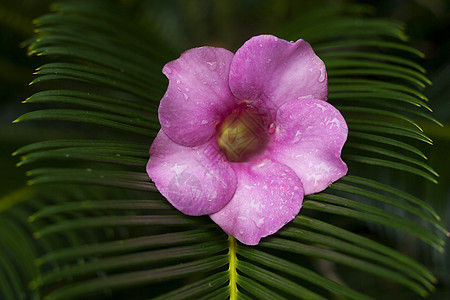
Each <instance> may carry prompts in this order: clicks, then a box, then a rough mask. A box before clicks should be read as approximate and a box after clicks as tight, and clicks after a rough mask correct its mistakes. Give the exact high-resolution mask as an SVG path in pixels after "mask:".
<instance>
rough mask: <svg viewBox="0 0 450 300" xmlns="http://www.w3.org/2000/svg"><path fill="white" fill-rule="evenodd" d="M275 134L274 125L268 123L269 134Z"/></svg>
mask: <svg viewBox="0 0 450 300" xmlns="http://www.w3.org/2000/svg"><path fill="white" fill-rule="evenodd" d="M274 132H275V123H273V122H272V123H270V124H269V133H270V134H272V133H274Z"/></svg>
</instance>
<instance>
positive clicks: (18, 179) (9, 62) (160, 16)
mask: <svg viewBox="0 0 450 300" xmlns="http://www.w3.org/2000/svg"><path fill="white" fill-rule="evenodd" d="M118 2H122V4H123V7H124V9H128V10H130V12H131V13H133V14H134V15H135V16H136V18H137V19H138V20H139V22H140V23H142V24H144V25H148V26H149V27H152V28H155V30H158V31H160V32H161V33H162V34H161V36H164V37H165V38H166V41H167V42H168V44H169V45H171V46H172V47H173V48H174V50H175V51H178V53H181V52H182V51H184V50H185V49H188V48H191V47H195V46H200V45H214V46H221V47H225V48H228V49H230V50H232V51H234V50H236V49H237V48H238V47H239V46H240V45H241V44H242V43H243V42H244V41H246V40H247V39H248V38H249V37H250V36H253V35H257V34H261V33H275V32H276V31H277V30H278V29H279V28H280V26H281V25H282V24H284V23H286V22H287V21H288V20H290V19H292V18H294V17H295V16H294V15H292V14H293V12H294V11H297V10H298V9H302V8H303V7H305V6H317V5H323V3H324V1H287V0H274V1H268V0H267V1H258V0H241V1H232V0H216V1H205V0H187V1H185V0H184V1H181V0H179V1H175V0H172V1H169V0H164V1H161V0H153V1H145V0H122V1H118ZM325 2H326V1H325ZM353 2H356V1H353ZM358 2H359V3H361V2H362V3H367V4H370V5H372V6H374V7H375V8H376V13H375V14H376V15H377V16H380V17H386V18H393V19H396V20H400V21H402V22H404V23H405V24H406V25H407V28H406V32H407V34H408V35H409V37H410V43H411V44H412V45H413V46H414V47H415V48H417V49H419V50H421V51H422V52H424V53H425V55H426V58H425V60H424V61H423V66H424V67H425V69H426V70H427V76H428V78H429V79H430V80H431V81H432V82H433V84H432V85H431V86H429V87H427V89H426V90H425V95H426V96H427V97H428V98H429V99H430V106H431V108H432V109H433V110H434V117H435V118H436V119H437V120H439V121H440V122H441V123H443V124H444V125H446V126H445V127H444V128H440V127H438V126H436V125H434V124H431V123H430V124H427V123H423V122H422V123H421V124H422V125H423V127H424V129H425V132H426V133H427V134H428V135H429V136H430V137H431V138H432V139H433V140H434V146H433V147H428V148H427V149H424V151H425V153H426V154H427V156H428V157H429V163H430V165H431V166H432V167H433V168H435V169H436V171H437V172H438V173H439V174H440V180H439V181H440V183H439V185H437V186H436V185H434V184H432V183H427V185H426V188H425V189H424V188H423V184H420V185H415V184H414V182H411V177H407V178H404V179H403V178H398V179H396V180H397V182H396V184H397V185H404V186H408V190H409V191H410V192H411V193H413V194H415V195H416V196H418V197H420V198H423V199H426V200H427V201H428V202H430V203H431V204H432V205H433V207H434V208H435V209H436V211H437V212H438V214H439V215H440V216H441V217H442V222H443V225H444V226H445V227H446V228H447V229H449V228H450V186H449V183H450V159H449V150H448V149H450V129H449V127H448V125H449V124H450V80H449V79H450V56H449V55H448V53H450V38H449V34H448V32H450V14H449V7H450V1H444V0H415V1H413V0H410V1H408V0H392V1H388V0H384V1H381V0H380V1H358ZM51 3H52V1H49V0H39V1H36V0H16V1H7V0H0V42H1V47H0V140H1V146H0V167H1V173H0V196H3V195H6V194H8V193H10V192H12V191H14V190H15V189H17V188H20V187H21V186H23V185H25V182H26V177H25V174H24V170H23V169H21V168H16V167H15V164H16V163H17V159H16V158H13V157H11V153H12V152H13V151H14V150H16V149H17V148H19V147H21V146H23V145H26V144H29V143H31V142H34V141H38V140H45V139H49V138H53V137H61V136H63V135H64V132H61V130H59V129H57V128H49V127H46V128H45V130H43V128H42V127H38V126H44V125H36V124H20V126H18V125H13V124H11V122H12V121H13V120H15V119H16V118H17V117H18V116H20V115H21V114H23V113H25V112H26V111H28V110H32V109H33V106H32V105H21V101H22V100H24V99H26V98H27V97H28V96H30V95H32V94H33V93H34V92H35V87H33V86H29V85H28V83H29V82H30V81H31V80H32V79H33V72H34V70H35V68H36V67H38V66H39V65H41V64H42V62H43V61H44V59H43V58H39V57H28V56H27V55H26V50H25V49H23V48H21V47H20V44H21V42H23V41H25V40H27V39H28V38H30V37H31V36H32V35H33V24H32V20H33V19H34V18H36V17H38V16H40V15H42V14H44V13H46V12H48V9H49V5H50V4H51ZM293 7H295V8H296V9H293ZM249 11H252V14H251V15H250V14H248V12H249ZM255 16H257V17H255ZM299 38H300V37H299ZM422 148H423V147H422ZM414 187H418V188H416V190H414ZM411 188H412V189H413V190H411ZM380 234H386V235H391V234H392V233H390V232H383V231H380ZM394 238H395V235H394ZM396 243H397V247H398V249H400V250H401V251H404V252H407V253H408V254H409V255H411V256H413V257H415V258H417V259H418V260H419V261H422V262H423V263H425V264H426V265H427V266H429V267H430V268H431V269H432V270H433V272H434V274H435V275H436V276H437V277H438V279H439V283H438V285H437V291H436V293H434V294H432V295H431V296H430V299H450V272H449V268H450V255H449V254H448V251H447V252H446V253H445V254H444V255H441V254H440V253H437V252H436V251H433V250H432V249H430V247H427V246H425V245H423V244H418V243H417V242H414V243H411V244H412V245H415V247H413V248H411V247H409V245H410V244H409V243H408V241H405V240H397V242H396ZM417 245H421V246H417ZM349 276H351V275H350V274H349ZM354 281H355V283H358V284H359V285H360V286H361V287H363V288H367V289H373V290H376V289H377V287H376V286H373V284H372V285H371V283H370V282H366V281H365V280H364V278H354ZM358 284H354V286H355V287H357V285H358ZM402 292H403V290H399V291H398V292H397V291H396V290H393V293H392V294H391V295H390V296H389V297H390V298H389V299H409V297H411V295H410V294H407V296H405V295H404V294H402ZM405 297H407V298H405ZM380 298H382V296H381V295H380Z"/></svg>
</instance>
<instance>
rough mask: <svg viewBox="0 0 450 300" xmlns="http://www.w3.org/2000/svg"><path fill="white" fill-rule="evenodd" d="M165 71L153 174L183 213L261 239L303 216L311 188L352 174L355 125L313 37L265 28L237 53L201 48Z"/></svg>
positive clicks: (252, 241) (249, 240) (244, 238)
mask: <svg viewBox="0 0 450 300" xmlns="http://www.w3.org/2000/svg"><path fill="white" fill-rule="evenodd" d="M163 73H164V74H165V75H166V76H167V77H168V79H169V86H168V88H167V91H166V94H165V95H164V97H163V98H162V99H161V104H160V106H159V120H160V122H161V127H162V129H161V130H160V131H159V133H158V135H157V137H156V138H155V140H154V142H153V144H152V146H151V148H150V160H149V162H148V164H147V173H148V175H149V176H150V178H151V179H152V180H153V182H154V183H155V185H156V187H157V188H158V190H159V191H160V192H161V194H162V195H164V197H166V198H167V200H168V201H169V202H170V203H171V204H172V205H173V206H174V207H175V208H177V209H178V210H180V211H181V212H183V213H185V214H187V215H193V216H198V215H205V214H207V215H210V217H211V219H212V220H213V221H214V222H216V223H217V224H218V225H219V226H220V227H221V228H222V229H223V230H224V231H225V232H226V233H227V234H229V235H232V236H234V237H236V238H237V239H238V240H240V241H241V242H242V243H245V244H248V245H256V244H258V243H259V241H260V239H261V238H262V237H265V236H268V235H271V234H273V233H275V232H277V231H278V230H279V229H280V228H282V227H283V226H284V225H285V224H286V223H288V222H290V221H291V220H292V219H294V218H295V217H296V216H297V214H298V213H299V211H300V208H301V206H302V201H303V197H304V195H308V194H312V193H317V192H320V191H322V190H324V189H325V188H326V187H327V186H329V185H330V184H331V183H332V182H334V181H336V180H338V179H339V178H341V177H342V176H344V175H345V174H346V173H347V166H346V164H345V163H344V162H343V161H342V160H341V157H340V155H341V150H342V147H343V145H344V143H345V141H346V139H347V133H348V129H347V124H346V122H345V120H344V118H343V117H342V115H341V114H340V113H339V111H338V110H336V109H335V108H334V107H333V106H332V105H330V104H328V103H327V102H326V100H327V95H328V85H327V75H326V70H325V65H324V64H323V62H322V61H321V60H320V59H319V58H318V57H317V56H316V55H315V53H314V52H313V50H312V48H311V46H310V45H309V44H308V43H307V42H305V41H303V40H301V39H300V40H298V41H297V42H295V43H294V42H287V41H285V40H282V39H278V38H277V37H275V36H271V35H261V36H256V37H253V38H251V39H250V40H248V41H247V42H246V43H245V44H244V45H243V46H242V47H241V48H239V49H238V50H237V52H236V54H233V53H232V52H230V51H228V50H226V49H222V48H214V47H200V48H194V49H191V50H188V51H186V52H184V53H183V54H182V55H181V57H180V58H178V59H176V60H174V61H171V62H169V63H167V64H166V65H165V66H164V68H163Z"/></svg>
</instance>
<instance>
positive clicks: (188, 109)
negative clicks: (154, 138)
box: [158, 47, 236, 146]
mask: <svg viewBox="0 0 450 300" xmlns="http://www.w3.org/2000/svg"><path fill="white" fill-rule="evenodd" d="M232 58H233V53H232V52H230V51H228V50H226V49H222V48H214V47H200V48H194V49H191V50H188V51H186V52H184V53H183V54H182V55H181V57H180V58H178V59H176V60H174V61H171V62H169V63H167V64H166V65H165V66H164V68H163V73H164V74H165V75H166V76H167V78H168V79H169V86H168V88H167V91H166V94H165V95H164V97H163V98H162V99H161V104H160V106H159V111H158V117H159V121H160V123H161V127H162V129H163V130H164V132H165V133H166V134H167V135H168V136H169V137H170V138H171V139H172V140H174V141H175V142H177V143H179V144H182V145H184V146H198V145H201V144H203V143H205V142H206V141H207V140H209V138H210V137H211V136H213V135H214V133H215V126H216V123H218V122H220V121H221V120H222V119H223V117H224V116H225V115H226V114H227V113H229V112H230V111H231V110H232V109H233V108H234V107H235V103H236V99H235V98H234V97H233V95H232V94H231V91H230V88H229V85H228V73H229V68H230V64H231V60H232Z"/></svg>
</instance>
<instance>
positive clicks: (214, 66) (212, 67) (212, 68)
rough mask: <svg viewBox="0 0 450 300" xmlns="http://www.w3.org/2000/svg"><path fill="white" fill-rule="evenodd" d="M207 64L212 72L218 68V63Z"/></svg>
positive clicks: (209, 62)
mask: <svg viewBox="0 0 450 300" xmlns="http://www.w3.org/2000/svg"><path fill="white" fill-rule="evenodd" d="M206 63H207V64H208V68H209V69H210V70H211V71H214V70H215V69H216V68H217V61H207V62H206Z"/></svg>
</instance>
